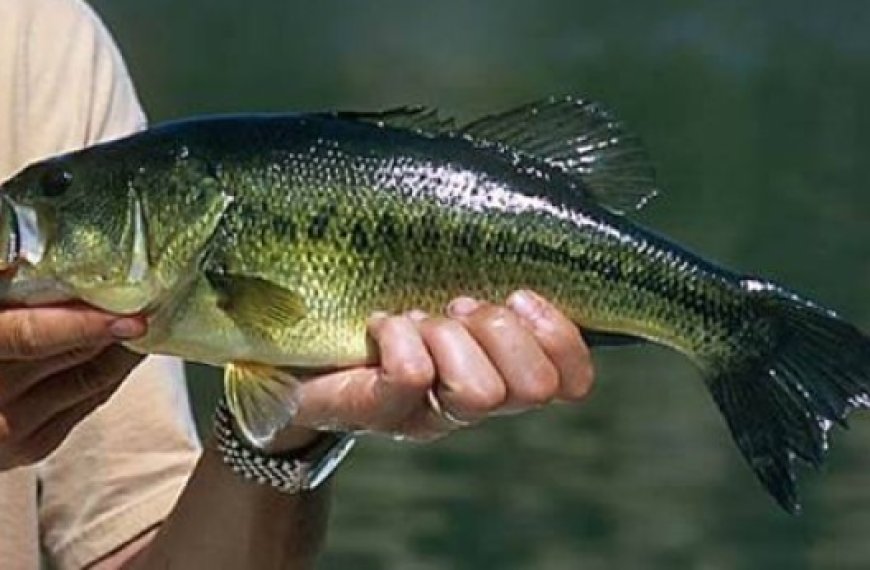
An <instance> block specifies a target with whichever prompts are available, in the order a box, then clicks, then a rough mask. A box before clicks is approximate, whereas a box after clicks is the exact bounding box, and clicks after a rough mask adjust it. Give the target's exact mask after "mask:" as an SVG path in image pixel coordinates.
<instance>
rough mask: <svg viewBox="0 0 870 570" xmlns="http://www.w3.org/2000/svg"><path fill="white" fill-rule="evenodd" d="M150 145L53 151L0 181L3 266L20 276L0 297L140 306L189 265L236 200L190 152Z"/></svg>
mask: <svg viewBox="0 0 870 570" xmlns="http://www.w3.org/2000/svg"><path fill="white" fill-rule="evenodd" d="M140 136H141V135H140ZM134 137H135V135H134ZM144 142H145V144H141V143H140V141H138V139H135V138H134V139H132V141H128V140H122V141H119V142H117V143H107V144H104V145H98V146H95V147H90V148H88V149H84V150H82V151H77V152H73V153H69V154H66V155H61V156H58V157H54V158H50V159H48V160H44V161H41V162H37V163H35V164H32V165H30V166H28V167H26V168H25V169H24V170H22V171H21V172H20V173H18V174H17V175H15V176H14V177H13V178H11V179H9V180H8V181H7V182H5V183H3V184H2V185H0V268H3V267H4V266H5V268H6V269H7V270H8V273H9V274H11V275H12V276H11V277H10V278H8V279H6V280H2V281H0V301H3V302H7V303H9V302H11V303H21V304H26V305H36V304H45V303H56V302H64V301H70V300H80V301H84V302H86V303H88V304H90V305H92V306H95V307H97V308H100V309H103V310H106V311H109V312H113V313H117V314H134V313H141V312H143V311H145V310H147V308H148V307H149V306H152V305H153V304H154V303H155V301H156V300H157V299H158V297H159V296H160V295H161V294H163V293H164V292H165V291H166V290H167V289H168V288H171V287H172V286H173V284H174V282H175V281H177V280H178V278H179V276H180V275H182V274H184V273H185V270H186V269H189V263H190V262H191V258H193V257H195V256H196V255H197V254H198V253H199V252H200V250H201V249H202V247H203V245H204V243H205V242H206V240H207V237H208V236H209V235H211V233H212V232H213V231H214V228H215V225H216V217H215V215H216V214H218V215H219V214H220V213H222V212H223V209H224V208H225V207H226V205H227V204H228V203H229V202H230V200H229V199H228V198H227V197H226V196H225V195H224V194H223V193H222V192H220V191H219V190H218V189H216V188H214V184H205V183H198V182H202V177H198V176H197V175H196V173H194V174H193V175H191V168H190V164H189V161H188V160H187V151H186V150H184V152H181V153H179V152H178V150H177V145H170V146H169V147H167V145H165V144H160V141H150V142H153V143H155V144H153V145H149V144H147V143H148V142H149V141H144ZM142 147H147V148H148V150H147V151H143V150H142ZM179 156H181V158H179ZM204 217H205V218H207V219H203V218H204ZM4 256H5V259H4Z"/></svg>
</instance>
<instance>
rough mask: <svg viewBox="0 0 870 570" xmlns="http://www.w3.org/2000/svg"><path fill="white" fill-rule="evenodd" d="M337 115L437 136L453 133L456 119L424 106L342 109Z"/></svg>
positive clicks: (380, 125)
mask: <svg viewBox="0 0 870 570" xmlns="http://www.w3.org/2000/svg"><path fill="white" fill-rule="evenodd" d="M335 116H336V117H340V118H343V119H352V120H355V121H364V122H366V123H372V124H374V125H377V126H379V127H392V128H394V129H406V130H409V131H415V132H417V133H420V134H424V135H429V136H437V135H445V134H450V133H453V132H454V131H455V130H456V121H454V120H453V119H452V118H450V117H443V116H441V114H440V113H439V112H438V110H437V109H434V108H432V107H424V106H406V107H396V108H394V109H387V110H385V111H376V112H370V113H368V112H362V113H359V112H354V111H341V112H338V113H335Z"/></svg>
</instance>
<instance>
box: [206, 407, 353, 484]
mask: <svg viewBox="0 0 870 570" xmlns="http://www.w3.org/2000/svg"><path fill="white" fill-rule="evenodd" d="M214 433H215V443H216V446H217V448H218V451H219V452H220V454H221V455H222V456H223V462H224V463H225V464H227V465H228V466H229V467H230V468H231V469H232V470H233V471H235V472H236V473H237V474H239V475H240V476H241V477H244V478H245V479H247V480H249V481H252V482H255V483H259V484H262V485H269V486H271V487H273V488H275V489H277V490H279V491H281V492H283V493H288V494H296V493H300V492H303V491H312V490H314V489H316V488H317V487H318V486H319V485H320V484H321V483H323V481H325V480H326V479H327V478H328V477H329V476H330V475H331V474H332V473H333V471H335V469H336V467H337V466H338V465H339V464H340V463H341V462H342V460H343V459H344V458H345V456H346V455H347V453H348V452H349V451H350V449H351V448H352V447H353V444H354V437H353V435H352V434H349V433H340V432H326V431H324V432H317V431H313V430H309V429H305V428H288V429H287V430H285V432H282V435H281V437H280V438H279V441H276V444H277V446H280V447H283V449H282V450H281V451H275V450H271V449H270V450H264V449H259V448H257V447H254V446H253V445H252V444H251V443H250V442H249V441H247V440H246V439H245V438H244V437H243V436H241V435H240V434H239V433H238V431H237V429H236V426H235V421H234V419H233V417H232V414H231V413H230V411H229V408H228V407H227V405H226V402H225V401H221V402H220V403H219V404H218V407H217V410H216V411H215V426H214Z"/></svg>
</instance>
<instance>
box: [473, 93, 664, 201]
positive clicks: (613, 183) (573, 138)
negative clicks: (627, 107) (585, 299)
mask: <svg viewBox="0 0 870 570" xmlns="http://www.w3.org/2000/svg"><path fill="white" fill-rule="evenodd" d="M459 134H460V135H462V136H465V137H466V138H468V139H470V140H472V141H475V142H477V143H482V144H486V143H492V144H496V145H500V146H502V147H505V150H514V151H519V152H521V153H523V154H526V155H529V156H532V157H535V158H537V159H538V160H541V161H543V162H544V163H546V164H548V165H549V166H551V167H554V168H557V169H559V170H561V171H562V172H564V173H565V174H567V175H569V176H576V177H578V178H579V179H580V180H581V182H582V183H583V186H584V188H585V189H586V190H587V191H588V192H589V193H590V195H592V196H593V198H595V199H596V200H598V202H599V203H601V205H603V206H605V207H608V208H610V209H611V210H614V211H617V212H624V211H627V210H637V209H640V208H642V207H643V206H644V205H645V204H646V203H647V202H648V201H649V200H650V199H651V198H653V197H654V196H655V195H656V194H657V190H656V188H655V171H654V169H653V167H652V164H651V162H650V160H649V158H648V156H647V154H646V151H645V150H644V149H643V147H642V146H641V144H640V140H639V139H638V138H637V137H636V136H634V135H632V134H631V133H629V132H628V131H627V130H626V129H625V128H624V127H623V125H622V123H620V122H619V121H618V120H617V119H615V118H614V117H613V116H612V115H611V114H610V112H608V111H607V110H605V109H604V108H603V107H601V106H600V105H597V104H596V103H592V102H590V101H585V100H582V99H575V98H572V97H564V98H550V99H547V100H545V101H541V102H537V103H531V104H528V105H523V106H522V107H518V108H516V109H512V110H510V111H506V112H504V113H499V114H496V115H489V116H486V117H483V118H481V119H478V120H476V121H472V122H471V123H469V124H467V125H465V126H464V127H462V128H461V129H459Z"/></svg>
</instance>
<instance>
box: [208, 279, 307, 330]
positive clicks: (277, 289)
mask: <svg viewBox="0 0 870 570" xmlns="http://www.w3.org/2000/svg"><path fill="white" fill-rule="evenodd" d="M207 277H208V280H209V283H211V286H212V288H213V289H214V291H215V292H216V293H217V296H218V306H219V307H220V309H221V310H223V311H224V312H225V313H226V314H227V315H229V317H230V318H231V319H232V320H233V321H234V322H235V323H236V325H238V327H239V328H240V329H242V330H244V331H245V332H247V333H249V334H252V335H255V336H257V337H259V338H264V339H269V340H272V339H275V338H276V337H278V336H280V333H281V332H282V331H284V330H286V329H288V328H290V327H292V326H293V325H294V324H296V323H297V322H298V321H299V320H300V319H302V318H303V317H304V316H305V314H306V312H307V309H306V307H305V300H304V299H303V298H302V296H301V295H299V294H298V293H296V292H295V291H292V290H289V289H286V288H284V287H281V286H280V285H276V284H275V283H272V282H270V281H267V280H265V279H262V278H260V277H253V276H245V275H231V274H223V273H216V272H215V273H208V274H207Z"/></svg>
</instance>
